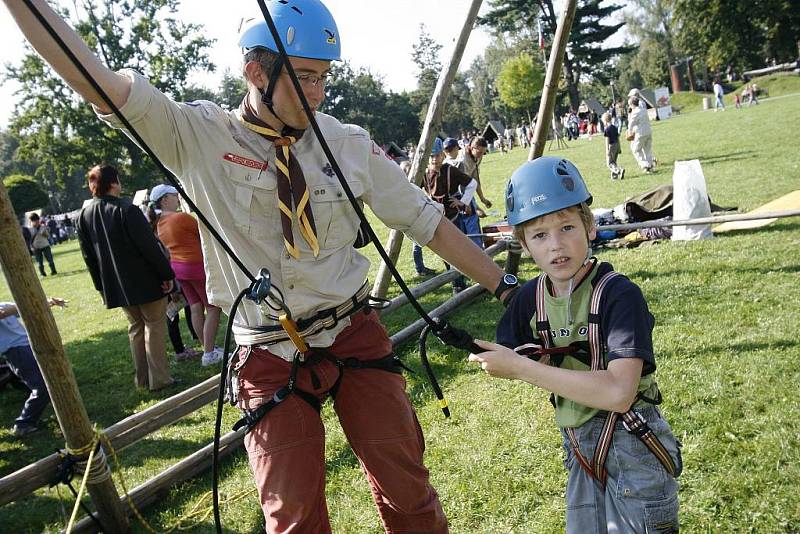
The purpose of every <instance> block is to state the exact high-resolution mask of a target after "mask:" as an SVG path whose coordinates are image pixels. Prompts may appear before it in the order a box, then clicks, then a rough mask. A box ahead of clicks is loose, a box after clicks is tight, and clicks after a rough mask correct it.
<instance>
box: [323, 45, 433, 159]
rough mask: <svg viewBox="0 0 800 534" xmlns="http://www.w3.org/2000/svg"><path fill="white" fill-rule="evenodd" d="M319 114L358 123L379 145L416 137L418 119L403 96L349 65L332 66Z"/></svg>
mask: <svg viewBox="0 0 800 534" xmlns="http://www.w3.org/2000/svg"><path fill="white" fill-rule="evenodd" d="M331 74H332V76H331V80H330V81H329V82H328V83H327V84H326V87H325V100H324V101H323V103H322V105H321V106H320V111H322V112H324V113H328V114H330V115H333V116H334V117H336V118H337V119H339V120H341V121H342V122H348V123H353V124H357V125H359V126H361V127H363V128H365V129H366V130H368V131H369V132H370V135H372V137H373V139H375V140H376V141H377V142H378V143H381V144H382V143H388V142H390V141H395V142H397V143H406V142H408V141H410V140H414V136H415V135H419V119H418V117H417V115H416V113H415V111H414V110H413V108H412V106H411V105H410V102H409V99H408V97H407V96H406V95H403V94H399V95H398V94H396V93H391V92H389V93H387V92H386V91H385V89H384V87H383V81H382V80H381V79H380V78H378V77H376V76H374V75H373V74H372V73H371V72H370V71H369V70H367V69H364V68H361V69H358V70H355V69H353V67H352V66H351V65H350V63H349V62H347V61H345V62H342V63H339V64H334V65H333V66H332V68H331Z"/></svg>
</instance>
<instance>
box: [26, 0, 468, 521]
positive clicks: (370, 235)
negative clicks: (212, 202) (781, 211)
mask: <svg viewBox="0 0 800 534" xmlns="http://www.w3.org/2000/svg"><path fill="white" fill-rule="evenodd" d="M23 2H24V3H25V5H26V6H27V8H28V9H29V10H30V11H31V13H32V14H33V15H34V17H35V18H36V19H37V20H38V22H39V24H41V26H42V27H43V28H44V29H45V31H46V32H47V33H48V34H49V35H50V37H51V38H52V39H53V40H54V42H55V43H56V44H57V45H58V46H59V48H60V49H61V51H62V52H63V53H64V54H65V55H66V56H67V58H69V60H70V62H71V63H72V64H73V65H74V66H75V68H76V69H77V70H78V71H79V72H80V73H81V75H82V76H83V78H84V79H85V80H86V81H87V82H88V83H89V85H90V86H91V87H92V89H93V90H94V91H95V92H96V93H97V94H98V95H99V96H100V98H101V99H102V100H103V102H105V104H106V105H107V106H108V108H109V109H110V110H111V112H112V113H113V115H114V116H115V117H116V118H117V119H118V120H119V121H120V123H121V124H122V125H123V127H124V128H125V130H126V132H127V133H128V135H130V136H131V137H132V138H133V139H134V141H135V142H136V144H137V145H138V146H139V147H141V148H142V150H144V151H145V153H146V154H147V155H148V156H149V157H150V159H151V160H152V161H153V162H154V163H155V165H156V167H157V168H158V169H159V171H161V173H162V174H163V175H164V177H165V178H166V179H167V181H168V182H169V183H170V184H172V185H173V186H174V187H175V189H177V190H178V193H179V194H180V195H181V197H182V198H183V199H184V201H185V202H186V203H187V205H188V206H189V207H190V208H191V210H192V211H193V212H194V213H195V214H196V215H197V217H198V219H199V220H200V221H201V222H202V223H203V225H204V226H205V227H206V229H207V230H208V231H209V233H210V234H211V236H212V237H213V238H214V240H215V241H216V242H217V243H219V245H220V246H221V247H222V248H223V250H224V251H225V253H226V254H227V255H228V257H229V258H230V259H231V260H233V262H234V263H235V264H236V266H237V267H238V268H239V269H240V270H241V271H242V273H244V275H245V276H246V277H247V278H248V280H249V281H250V286H249V287H247V288H246V289H243V290H242V291H241V292H240V293H239V295H238V296H237V297H236V299H235V300H234V303H233V304H232V306H231V310H230V313H229V315H228V325H227V330H226V333H225V343H224V357H223V359H222V369H221V372H220V387H219V396H218V399H217V411H216V423H215V431H214V452H213V455H212V492H213V498H214V520H215V525H216V530H217V532H222V527H221V520H220V517H219V498H218V491H217V489H218V482H219V469H218V460H219V440H220V428H221V419H222V406H223V403H224V398H225V387H224V386H225V382H226V377H227V367H228V359H229V355H230V354H231V351H230V349H231V333H232V332H233V329H234V318H235V315H236V313H237V310H238V307H239V305H240V304H241V302H242V300H243V299H244V298H245V297H247V298H248V299H249V300H252V301H254V302H256V303H258V304H260V305H262V311H263V312H264V313H265V315H266V316H267V317H268V318H270V319H272V320H274V321H276V322H278V323H279V324H281V327H282V328H283V330H284V331H285V332H286V335H287V336H288V338H289V339H292V341H293V342H295V345H296V346H298V343H300V346H302V345H303V344H304V343H305V342H304V338H303V335H302V332H303V331H304V329H303V327H301V326H298V325H297V324H296V323H294V320H293V318H292V315H291V312H290V310H289V309H288V307H287V306H286V304H285V299H284V298H283V294H282V293H281V291H280V290H279V289H278V288H276V287H274V286H272V284H271V281H270V276H269V272H268V271H267V270H266V269H261V271H260V272H259V275H258V276H255V275H253V273H252V272H251V271H250V270H249V269H248V268H247V267H246V266H245V265H244V263H243V262H242V260H241V259H240V258H239V257H238V256H237V254H236V253H235V252H234V251H233V250H232V249H231V247H230V245H229V244H228V243H227V242H226V241H225V239H224V238H223V237H222V235H221V234H220V233H219V232H218V231H217V230H216V229H215V228H214V227H213V226H212V224H211V223H210V221H209V220H208V219H207V218H206V216H205V215H204V214H203V212H202V211H201V210H200V209H199V208H198V206H197V205H196V204H195V202H194V201H193V200H192V198H191V197H190V196H189V195H187V194H186V191H185V190H184V189H183V187H182V186H181V184H180V182H179V180H178V179H177V178H176V177H175V176H174V175H173V174H172V173H171V172H170V171H169V170H168V169H167V168H166V166H165V165H164V164H163V163H162V162H161V160H160V159H159V158H158V156H156V154H155V153H154V151H153V150H152V149H151V148H150V147H149V145H148V144H147V143H146V142H145V140H144V139H143V138H142V137H141V135H140V134H139V132H138V131H137V130H136V129H135V128H134V127H133V125H132V124H131V123H130V121H128V119H127V118H126V117H125V116H124V115H123V114H122V112H121V111H120V109H119V107H118V106H116V105H115V104H114V102H113V101H112V100H111V98H110V97H109V95H108V93H107V92H106V91H105V90H104V89H103V88H102V87H101V86H100V84H99V83H98V82H97V80H95V78H94V77H93V76H92V75H91V74H90V73H89V71H88V70H87V69H86V67H85V66H84V65H83V64H82V63H81V62H80V60H78V58H77V57H76V56H75V54H74V53H73V52H72V51H71V50H70V48H69V47H68V46H67V45H66V43H65V42H64V40H63V39H62V38H61V37H60V36H59V35H58V33H57V32H56V31H55V29H54V28H53V27H52V25H51V24H50V23H49V22H48V21H47V19H46V18H45V17H44V16H43V15H42V13H41V12H40V11H39V9H38V8H37V7H36V6H35V5H33V3H32V1H31V0H23ZM257 2H258V5H259V7H260V9H261V13H262V15H263V16H264V20H265V22H266V23H267V26H268V28H269V31H270V34H271V35H272V37H273V39H274V40H275V45H276V48H277V52H278V56H279V61H278V63H282V64H283V67H284V68H285V69H286V71H287V73H288V75H289V79H290V80H291V82H292V85H293V86H294V88H295V92H296V94H297V96H298V98H299V100H300V103H301V104H302V106H303V109H304V111H305V113H306V116H307V118H308V120H309V123H310V126H311V127H312V129H313V131H314V134H315V136H316V138H317V140H318V142H319V144H320V147H321V149H322V150H323V152H324V153H325V156H326V158H327V160H328V162H329V163H330V166H331V169H332V170H333V172H334V173H335V174H336V176H337V179H338V180H339V183H340V184H341V187H342V189H343V191H344V193H345V195H346V196H347V198H348V200H349V201H350V204H351V205H352V207H353V209H354V210H355V212H356V214H357V215H358V217H359V220H360V221H361V224H360V228H359V233H358V238H357V240H356V243H355V244H354V246H364V245H366V244H367V243H369V242H372V243H373V244H374V245H375V248H376V249H377V251H378V254H379V255H380V256H381V259H382V260H383V261H384V263H385V264H386V266H387V267H388V269H389V271H390V272H391V274H392V276H393V278H394V279H395V280H396V281H397V284H398V286H399V287H400V289H401V291H402V292H403V293H404V294H405V295H406V297H407V298H408V302H409V303H410V304H411V306H412V307H413V308H414V310H415V311H416V312H417V314H419V316H420V317H421V318H422V319H423V320H424V321H425V322H426V323H427V326H426V328H425V329H424V334H425V336H427V333H428V332H429V331H432V332H434V334H435V335H436V336H437V337H438V338H439V339H440V340H442V341H443V342H444V343H446V344H448V345H451V346H454V347H456V348H460V349H463V350H468V351H471V352H474V353H479V352H482V351H483V349H481V348H480V347H478V346H477V345H476V344H475V343H474V341H473V338H472V337H471V336H470V335H469V334H468V333H467V332H465V331H463V330H460V329H457V328H455V327H452V326H451V325H449V324H448V323H447V322H446V321H444V320H441V319H435V320H434V319H433V318H431V317H430V316H429V315H428V313H427V312H426V311H425V310H424V309H423V308H422V306H421V304H420V303H419V302H418V301H417V299H416V298H415V297H414V295H413V294H412V293H411V290H410V289H409V287H408V286H407V284H406V283H405V281H404V280H403V279H402V277H401V275H400V273H399V272H398V270H397V268H396V266H395V265H394V263H393V262H392V261H391V259H390V258H389V255H388V254H387V252H386V250H385V249H384V248H383V246H382V245H381V243H380V241H379V240H378V238H377V236H376V235H375V232H374V230H373V229H372V227H371V226H370V225H369V223H368V219H367V217H366V215H365V214H364V211H363V208H362V207H361V204H360V202H359V201H358V199H356V197H355V195H354V194H353V192H352V190H351V188H350V187H349V185H348V183H347V180H346V179H345V177H344V174H343V172H342V170H341V168H340V167H339V164H338V162H337V161H336V158H335V157H334V156H333V154H332V152H331V150H330V148H329V146H328V144H327V142H326V140H325V138H324V136H323V134H322V131H321V130H320V127H319V125H318V124H317V122H316V119H315V117H314V114H313V112H312V110H311V108H310V107H309V104H308V100H307V99H306V97H305V94H304V93H303V90H302V88H301V86H300V81H299V80H298V78H297V74H296V73H295V71H294V68H293V67H292V64H291V61H289V56H288V54H287V52H286V49H285V47H284V45H283V42H282V40H281V38H280V35H279V33H278V30H277V28H276V27H275V23H274V21H273V19H272V17H271V15H270V13H269V10H268V9H267V7H266V4H265V2H264V0H257ZM273 74H274V73H273ZM276 80H277V76H274V75H273V76H271V82H270V83H271V84H273V85H274V83H275V81H276ZM270 92H271V91H269V90H268V91H267V92H266V93H267V94H266V96H267V98H268V99H269V96H270V95H269V93H270ZM267 308H269V309H271V310H272V311H276V312H281V314H280V315H278V316H276V315H274V314H272V313H271V312H269V311H267V310H266V309H267ZM300 324H301V325H304V326H305V323H303V321H300ZM298 328H300V330H299V331H298ZM291 332H294V333H295V334H296V336H294V337H293V334H292V333H291ZM420 339H421V341H420V343H422V339H423V337H422V336H421V338H420ZM300 346H298V350H299V348H300ZM306 348H307V347H306ZM387 358H388V357H387ZM297 359H298V358H297V357H296V358H295V360H297ZM346 361H347V360H345V362H346ZM397 361H398V362H399V360H397ZM423 364H424V365H425V367H426V371H427V373H428V376H429V377H430V378H432V383H433V384H435V385H434V389H435V390H438V392H437V397H439V398H440V403H441V402H444V403H445V406H446V401H444V400H443V396H442V394H441V389H440V388H439V386H438V384H437V383H436V381H435V377H434V375H433V371H432V370H431V369H430V366H429V364H428V362H427V356H425V357H424V359H423ZM293 365H294V363H293ZM297 365H299V362H298V364H297ZM337 365H339V367H340V369H342V370H343V369H344V368H347V367H349V366H350V365H351V364H346V363H344V364H339V363H337ZM393 365H394V364H393ZM294 391H295V392H296V388H295V390H294ZM290 393H291V391H290ZM287 394H288V393H287ZM273 400H275V399H273ZM444 409H445V410H446V408H444ZM445 413H446V414H448V413H449V412H448V411H445Z"/></svg>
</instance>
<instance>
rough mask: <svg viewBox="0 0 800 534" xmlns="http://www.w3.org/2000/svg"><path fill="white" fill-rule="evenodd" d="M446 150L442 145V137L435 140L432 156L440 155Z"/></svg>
mask: <svg viewBox="0 0 800 534" xmlns="http://www.w3.org/2000/svg"><path fill="white" fill-rule="evenodd" d="M442 150H444V145H443V144H442V139H441V138H440V137H434V138H433V146H432V147H431V156H435V155H436V154H440V153H441V152H442Z"/></svg>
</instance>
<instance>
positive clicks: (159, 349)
mask: <svg viewBox="0 0 800 534" xmlns="http://www.w3.org/2000/svg"><path fill="white" fill-rule="evenodd" d="M122 309H123V311H124V312H125V315H126V316H127V318H128V322H129V323H130V324H129V325H128V340H129V341H130V344H131V356H132V357H133V367H134V369H135V370H136V378H135V381H136V387H140V388H148V389H150V390H151V391H155V390H157V389H161V388H163V387H166V386H169V385H170V384H172V376H171V375H170V373H169V361H168V360H167V341H166V337H167V298H166V297H164V298H162V299H159V300H155V301H153V302H148V303H146V304H139V305H137V306H123V308H122Z"/></svg>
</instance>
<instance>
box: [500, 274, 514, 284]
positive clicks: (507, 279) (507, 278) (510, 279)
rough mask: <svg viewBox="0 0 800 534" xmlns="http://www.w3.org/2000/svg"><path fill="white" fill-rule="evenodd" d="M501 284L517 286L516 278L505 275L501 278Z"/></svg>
mask: <svg viewBox="0 0 800 534" xmlns="http://www.w3.org/2000/svg"><path fill="white" fill-rule="evenodd" d="M503 282H505V283H506V284H508V285H510V286H513V285H516V284H517V277H516V276H514V275H513V274H507V275H505V276H503Z"/></svg>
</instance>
